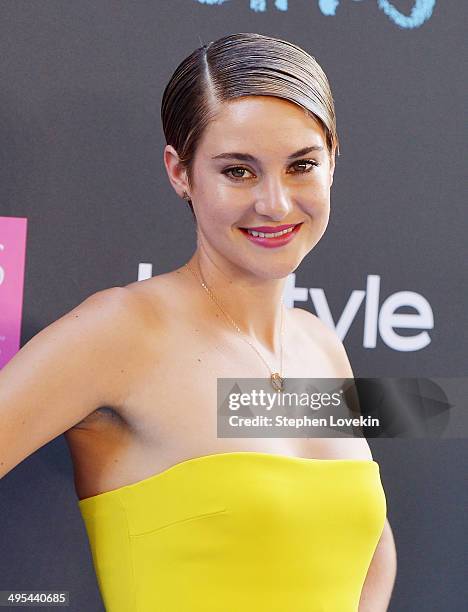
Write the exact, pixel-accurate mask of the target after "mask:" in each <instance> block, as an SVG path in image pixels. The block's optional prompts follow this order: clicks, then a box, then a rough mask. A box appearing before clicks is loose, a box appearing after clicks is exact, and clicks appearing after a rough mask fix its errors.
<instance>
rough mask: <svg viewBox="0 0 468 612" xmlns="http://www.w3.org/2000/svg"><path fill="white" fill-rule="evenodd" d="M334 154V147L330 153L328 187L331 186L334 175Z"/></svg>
mask: <svg viewBox="0 0 468 612" xmlns="http://www.w3.org/2000/svg"><path fill="white" fill-rule="evenodd" d="M335 153H336V147H335V148H334V149H333V151H332V152H331V153H330V187H331V186H332V185H333V175H334V174H335Z"/></svg>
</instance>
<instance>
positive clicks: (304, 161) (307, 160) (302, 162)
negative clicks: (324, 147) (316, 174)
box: [292, 159, 319, 174]
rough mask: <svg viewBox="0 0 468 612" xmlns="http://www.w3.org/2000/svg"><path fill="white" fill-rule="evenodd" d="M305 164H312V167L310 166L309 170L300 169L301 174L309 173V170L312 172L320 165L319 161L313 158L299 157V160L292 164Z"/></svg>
mask: <svg viewBox="0 0 468 612" xmlns="http://www.w3.org/2000/svg"><path fill="white" fill-rule="evenodd" d="M305 164H311V166H312V168H309V169H308V170H303V171H300V172H299V174H307V173H308V172H312V170H313V169H314V168H315V167H316V166H319V164H318V162H316V161H314V160H313V159H299V160H298V161H297V162H294V164H292V165H293V166H298V165H302V166H303V165H305Z"/></svg>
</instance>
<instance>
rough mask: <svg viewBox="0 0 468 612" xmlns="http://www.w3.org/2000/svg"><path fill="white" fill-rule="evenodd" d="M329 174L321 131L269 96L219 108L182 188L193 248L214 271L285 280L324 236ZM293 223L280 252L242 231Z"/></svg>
mask: <svg viewBox="0 0 468 612" xmlns="http://www.w3.org/2000/svg"><path fill="white" fill-rule="evenodd" d="M310 148H311V150H309V151H305V149H310ZM301 151H302V152H301ZM243 156H244V157H243ZM247 156H249V157H247ZM333 170H334V156H332V158H330V156H329V152H328V150H327V147H326V141H325V133H324V130H323V128H322V127H321V125H320V124H319V122H318V121H315V120H314V119H313V118H311V117H310V116H307V115H306V114H305V111H303V109H301V108H300V107H299V106H297V105H296V104H293V103H291V102H288V101H286V100H283V99H280V98H275V97H272V96H248V97H242V98H237V99H235V100H232V101H229V102H227V103H224V104H223V105H222V110H221V112H220V113H219V114H218V115H217V118H216V120H214V121H212V122H211V123H210V124H209V125H208V126H207V128H206V130H205V132H204V134H203V137H202V139H201V141H200V142H199V145H198V147H197V151H196V155H195V159H194V163H193V185H192V188H189V187H188V186H187V191H188V192H189V194H190V197H191V199H192V205H193V208H194V211H195V215H196V217H197V223H198V233H199V236H198V239H199V241H202V243H203V246H204V248H205V249H207V250H208V252H209V253H210V255H212V256H213V257H215V258H216V261H218V263H222V260H228V261H229V262H230V264H234V265H235V266H237V267H239V268H241V269H242V270H243V272H244V273H245V272H248V273H249V274H252V275H254V276H258V277H262V278H265V279H266V278H283V277H285V276H287V275H288V274H289V273H290V272H292V271H293V270H295V269H296V268H297V267H298V266H299V264H300V262H301V261H302V259H303V258H304V257H305V256H306V255H307V253H309V251H310V250H311V249H312V248H313V247H314V246H315V245H316V244H317V242H318V241H319V240H320V238H321V237H322V235H323V233H324V232H325V229H326V227H327V224H328V218H329V213H330V187H331V185H332V182H333ZM298 223H300V224H301V225H300V227H299V228H298V229H296V230H295V231H294V232H293V233H292V234H287V236H289V240H288V241H285V240H284V238H283V239H282V244H280V242H279V240H278V239H273V240H271V242H270V241H269V240H270V239H269V238H268V237H264V238H263V239H262V237H258V238H257V239H255V238H254V239H251V238H250V237H249V235H248V234H247V232H246V231H245V229H241V228H254V227H258V226H267V227H268V228H269V229H270V228H271V230H270V231H271V232H276V231H278V230H277V229H276V228H277V227H278V226H281V225H289V224H298ZM220 258H221V262H220Z"/></svg>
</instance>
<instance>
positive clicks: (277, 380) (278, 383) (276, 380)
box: [271, 372, 284, 393]
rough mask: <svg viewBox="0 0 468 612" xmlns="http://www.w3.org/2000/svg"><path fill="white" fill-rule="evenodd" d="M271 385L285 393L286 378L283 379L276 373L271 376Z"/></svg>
mask: <svg viewBox="0 0 468 612" xmlns="http://www.w3.org/2000/svg"><path fill="white" fill-rule="evenodd" d="M271 384H272V387H273V389H274V390H275V391H278V393H280V392H281V391H283V385H284V378H281V376H280V375H279V374H278V372H275V373H274V374H272V375H271Z"/></svg>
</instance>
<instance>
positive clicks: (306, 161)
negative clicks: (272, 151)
mask: <svg viewBox="0 0 468 612" xmlns="http://www.w3.org/2000/svg"><path fill="white" fill-rule="evenodd" d="M306 164H310V165H311V166H312V167H311V168H309V169H308V170H299V171H298V172H293V174H307V173H309V172H312V170H313V168H314V167H316V166H319V165H320V164H318V163H317V162H316V161H314V160H313V159H299V160H298V161H296V162H294V163H293V164H291V167H294V166H296V167H297V166H300V165H302V166H304V165H306ZM237 171H240V172H250V170H248V169H247V168H244V167H243V166H233V167H231V168H226V169H225V170H223V171H222V174H225V175H226V176H228V177H229V178H230V179H231V180H233V181H242V180H244V178H245V177H244V176H233V175H232V174H229V173H230V172H237Z"/></svg>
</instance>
